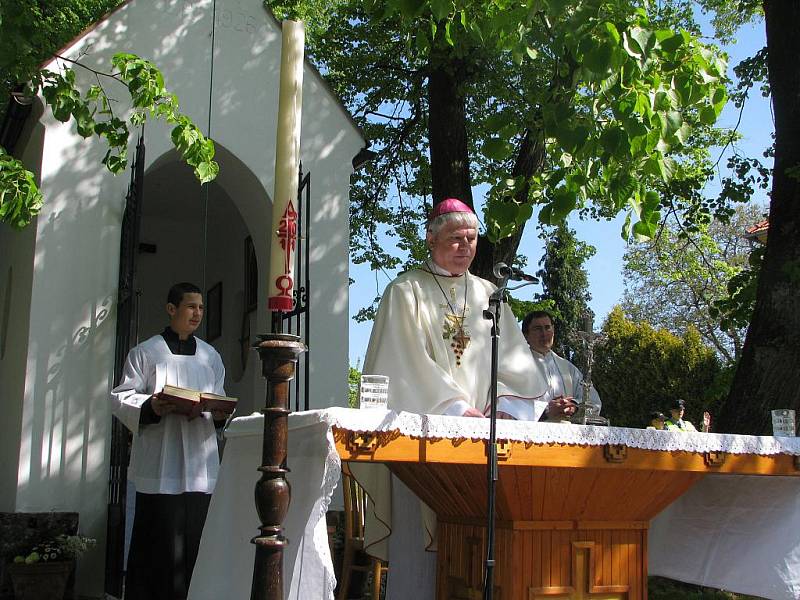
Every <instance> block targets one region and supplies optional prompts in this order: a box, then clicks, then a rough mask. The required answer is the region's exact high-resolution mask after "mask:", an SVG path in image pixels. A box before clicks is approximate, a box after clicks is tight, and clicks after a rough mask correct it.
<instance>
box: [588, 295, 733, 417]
mask: <svg viewBox="0 0 800 600" xmlns="http://www.w3.org/2000/svg"><path fill="white" fill-rule="evenodd" d="M603 332H604V333H605V334H606V335H607V340H606V342H605V344H604V345H602V346H601V347H599V348H597V349H596V350H595V363H594V372H593V377H592V379H593V381H594V384H595V387H596V388H597V391H598V393H599V394H600V398H601V399H602V401H603V414H604V415H605V416H606V417H608V418H609V419H610V420H611V423H612V424H613V425H617V426H621V427H646V426H647V425H648V424H649V415H650V413H651V412H652V411H654V410H660V411H661V412H663V413H664V414H666V415H667V416H669V406H670V403H671V402H672V401H673V400H674V399H676V398H683V399H684V400H686V415H685V417H684V418H686V419H688V420H689V421H692V422H693V423H694V424H695V426H697V428H698V429H699V428H700V427H699V426H700V423H701V422H702V414H703V411H704V410H708V411H709V412H711V415H712V429H713V416H714V414H715V413H716V412H717V411H718V409H719V406H720V404H721V401H722V399H723V398H724V397H725V395H726V394H727V387H728V381H729V373H727V372H726V371H725V370H723V368H722V366H721V365H720V362H719V360H718V359H717V356H716V354H715V353H714V351H713V350H711V349H710V348H708V347H706V346H705V345H704V344H703V343H702V341H701V339H700V335H699V334H698V333H697V331H696V330H693V329H690V330H689V331H688V332H687V333H686V334H685V335H684V336H683V337H678V336H676V335H674V334H672V333H670V332H669V331H666V330H664V329H653V327H652V326H650V325H649V324H647V323H643V322H632V321H628V320H627V319H626V318H625V316H624V315H623V313H622V310H621V309H620V308H619V307H616V308H614V310H613V311H612V312H611V314H610V315H609V316H608V318H607V319H606V322H605V323H604V325H603Z"/></svg>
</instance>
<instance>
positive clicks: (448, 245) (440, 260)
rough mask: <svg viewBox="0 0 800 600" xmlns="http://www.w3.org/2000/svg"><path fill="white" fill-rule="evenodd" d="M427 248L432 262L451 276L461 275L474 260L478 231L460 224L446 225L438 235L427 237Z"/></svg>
mask: <svg viewBox="0 0 800 600" xmlns="http://www.w3.org/2000/svg"><path fill="white" fill-rule="evenodd" d="M428 247H429V248H430V249H431V258H432V259H433V262H435V263H436V264H437V265H439V266H440V267H442V268H443V269H445V270H447V271H450V273H452V274H453V275H462V274H464V273H465V272H466V271H467V270H468V269H469V266H470V265H471V264H472V259H473V258H475V251H476V249H477V247H478V230H477V229H475V228H474V227H467V226H464V225H463V224H460V223H448V224H447V225H445V226H444V227H442V228H441V229H440V230H439V233H437V234H435V235H429V236H428Z"/></svg>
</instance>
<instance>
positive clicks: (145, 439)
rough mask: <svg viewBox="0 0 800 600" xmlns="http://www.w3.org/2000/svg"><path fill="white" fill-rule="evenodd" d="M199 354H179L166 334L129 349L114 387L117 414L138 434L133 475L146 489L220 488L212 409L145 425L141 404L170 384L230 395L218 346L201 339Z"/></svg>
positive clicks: (142, 489)
mask: <svg viewBox="0 0 800 600" xmlns="http://www.w3.org/2000/svg"><path fill="white" fill-rule="evenodd" d="M195 340H196V342H197V348H196V351H195V353H194V354H193V355H184V354H173V353H172V352H171V351H170V349H169V347H168V346H167V342H166V341H165V340H164V338H163V337H162V336H161V335H156V336H153V337H151V338H150V339H149V340H147V341H145V342H142V343H141V344H139V345H138V346H136V347H135V348H133V349H132V350H131V351H130V352H129V353H128V358H127V359H126V361H125V368H124V371H123V373H122V380H121V381H120V383H119V385H118V386H117V387H115V388H114V389H113V390H112V391H111V403H112V409H111V410H112V413H113V414H114V416H116V417H117V418H118V419H119V420H120V421H122V423H123V424H124V425H125V427H127V428H128V429H130V431H131V432H132V433H133V449H132V452H131V463H130V467H129V468H128V478H129V479H130V480H132V481H133V483H134V485H135V486H136V491H137V492H141V493H144V494H181V493H183V492H204V493H208V494H210V493H211V492H213V491H214V484H215V483H216V480H217V472H218V471H219V451H218V449H217V438H216V431H215V429H214V421H213V419H212V418H211V415H210V414H208V413H201V415H200V416H199V417H196V418H194V419H191V420H190V419H189V418H187V417H186V416H183V415H172V414H168V415H164V416H163V417H161V420H160V421H159V422H158V423H153V424H150V425H142V426H140V425H139V414H140V412H141V406H142V404H144V402H145V401H146V400H147V399H148V398H150V396H152V395H153V394H154V393H156V392H159V391H161V390H162V389H163V387H164V385H165V384H169V385H176V386H180V387H186V388H192V389H195V390H200V391H201V392H211V393H214V394H222V395H224V394H225V390H224V388H223V385H224V382H225V368H224V367H223V365H222V359H221V358H220V356H219V354H218V353H217V351H216V350H215V349H214V348H213V347H212V346H211V345H209V344H207V343H206V342H204V341H203V340H200V339H198V338H195Z"/></svg>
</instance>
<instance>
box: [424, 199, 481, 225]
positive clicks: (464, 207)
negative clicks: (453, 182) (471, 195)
mask: <svg viewBox="0 0 800 600" xmlns="http://www.w3.org/2000/svg"><path fill="white" fill-rule="evenodd" d="M455 212H466V213H473V214H474V213H475V211H474V210H472V208H471V207H470V206H469V205H468V204H465V203H463V202H462V201H461V200H459V199H458V198H446V199H445V200H442V201H441V202H439V204H437V205H436V206H434V207H433V210H432V211H431V216H430V217H429V218H428V221H433V220H434V219H435V218H436V217H440V216H442V215H445V214H447V213H455Z"/></svg>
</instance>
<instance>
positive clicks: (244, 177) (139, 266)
mask: <svg viewBox="0 0 800 600" xmlns="http://www.w3.org/2000/svg"><path fill="white" fill-rule="evenodd" d="M216 158H217V160H218V162H219V164H220V176H219V177H218V178H217V180H216V181H214V182H212V183H211V184H208V185H206V186H201V185H199V184H198V182H197V180H196V179H195V177H194V175H193V174H192V172H191V170H190V169H189V168H188V167H187V166H186V165H185V164H184V163H182V162H181V161H180V160H179V157H178V155H177V153H176V152H175V151H174V150H173V151H169V152H166V153H164V154H162V155H161V156H159V157H158V158H157V159H156V160H154V161H153V162H152V163H151V164H150V165H149V167H148V168H147V169H146V170H145V171H144V175H143V177H142V184H141V185H142V193H141V198H142V201H141V203H140V206H141V208H140V221H139V228H138V245H137V249H136V252H135V253H136V258H135V260H134V261H133V264H134V265H135V267H133V272H132V274H131V279H132V281H133V288H134V290H135V294H136V308H135V310H133V311H132V319H133V321H134V322H133V323H132V327H131V330H132V332H133V335H132V339H131V340H130V346H133V345H135V344H136V343H138V342H139V341H144V340H145V339H147V338H149V337H151V336H153V335H157V334H158V333H160V332H161V331H162V330H163V329H164V327H165V326H166V324H167V317H166V312H165V303H166V293H167V291H168V289H169V287H170V286H171V285H172V284H174V283H176V282H179V281H191V282H193V283H195V284H196V285H198V286H199V287H200V288H201V289H202V290H203V291H204V296H205V304H206V318H205V319H204V321H205V322H204V324H203V325H201V328H200V330H199V331H198V335H199V337H201V338H203V339H205V340H206V341H208V342H209V343H211V344H212V345H213V346H214V347H215V348H216V349H217V351H218V352H219V353H220V355H221V356H222V359H223V362H224V364H225V367H226V378H225V379H226V381H225V391H226V393H227V394H228V395H230V396H235V397H237V398H239V408H238V410H237V413H238V414H240V415H241V414H249V413H251V412H253V410H254V408H255V407H256V406H260V405H261V404H262V403H263V397H264V383H263V380H262V378H261V376H260V365H259V363H258V361H257V360H255V358H256V357H255V356H252V354H253V352H252V351H251V350H250V347H251V346H252V343H253V340H254V339H255V333H256V332H258V331H263V330H265V329H264V328H265V326H266V312H265V310H263V309H264V305H265V300H264V299H263V298H262V296H263V294H261V293H259V289H258V286H257V285H256V283H255V282H257V281H258V277H257V269H258V265H268V264H269V260H268V248H267V245H266V232H267V231H269V224H270V214H271V203H270V199H269V196H268V194H267V193H266V191H265V190H264V187H263V185H262V184H261V182H260V181H259V179H258V177H256V175H255V174H254V173H253V172H252V171H251V170H250V169H249V168H248V167H247V166H246V165H245V164H244V163H243V162H242V161H240V160H239V159H238V158H237V157H236V156H235V155H234V154H233V153H231V152H230V151H228V150H227V149H225V148H224V147H222V146H220V145H219V144H218V145H217V157H216ZM114 432H115V434H114V436H113V439H112V454H114V452H115V450H114V448H115V447H116V448H118V449H122V450H123V451H124V452H125V456H126V459H125V461H124V464H125V465H127V456H128V452H127V450H128V438H129V436H128V434H127V432H126V431H125V430H124V428H118V427H115V428H114ZM120 471H122V472H121V473H120ZM124 471H125V469H119V468H117V470H116V472H115V471H114V465H113V461H112V485H111V488H112V490H118V492H119V493H117V494H112V498H111V500H110V504H109V528H112V527H113V528H114V529H115V532H114V534H112V532H109V539H112V538H113V539H115V540H119V541H118V543H117V544H115V547H112V545H109V547H108V549H107V553H108V556H107V561H108V562H109V564H113V565H121V568H122V569H124V565H125V560H126V559H127V556H126V552H127V548H128V545H129V543H130V529H131V525H132V523H133V510H135V509H134V507H133V500H134V498H135V490H134V489H133V486H127V483H126V480H127V477H126V474H125V473H124ZM112 514H113V515H117V517H116V518H115V519H114V520H113V522H112V519H111V515H112ZM123 530H124V534H123ZM123 556H124V558H123ZM112 557H116V559H115V560H114V559H112ZM109 581H119V582H121V573H119V577H117V576H114V574H109V573H107V582H106V587H107V591H109V592H111V593H114V591H116V590H118V589H119V586H118V585H111V586H110V584H109ZM109 588H111V589H109ZM112 590H113V591H112Z"/></svg>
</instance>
